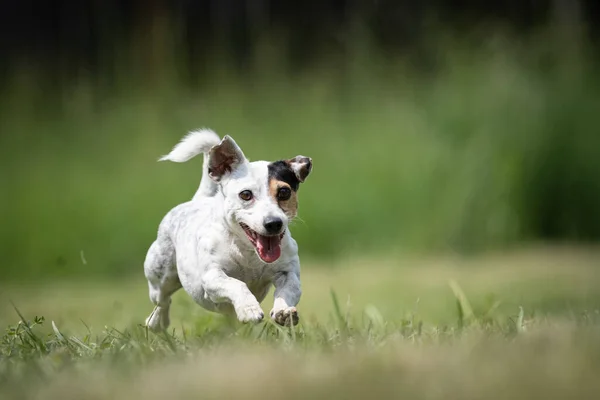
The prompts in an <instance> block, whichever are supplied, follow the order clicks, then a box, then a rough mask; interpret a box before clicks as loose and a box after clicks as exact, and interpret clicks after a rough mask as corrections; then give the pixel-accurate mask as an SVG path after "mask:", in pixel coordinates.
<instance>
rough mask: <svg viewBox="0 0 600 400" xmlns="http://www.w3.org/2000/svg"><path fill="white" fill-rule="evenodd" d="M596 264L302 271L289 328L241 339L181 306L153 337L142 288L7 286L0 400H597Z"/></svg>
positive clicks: (537, 255) (127, 284)
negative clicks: (297, 320) (137, 399)
mask: <svg viewBox="0 0 600 400" xmlns="http://www.w3.org/2000/svg"><path fill="white" fill-rule="evenodd" d="M598 260H600V253H599V252H598V250H597V249H590V248H587V249H585V248H576V247H540V248H537V249H528V250H522V251H519V252H511V253H496V254H489V255H487V256H480V257H475V258H469V259H465V258H460V257H427V258H423V257H419V258H401V257H397V256H386V257H385V258H383V257H382V258H379V259H378V258H376V257H373V258H371V259H364V260H360V259H353V260H343V261H342V260H341V261H339V263H338V264H336V265H334V266H333V267H330V268H328V269H324V268H322V267H320V266H319V263H318V262H316V261H312V262H311V261H307V262H305V266H304V273H303V275H304V276H303V285H304V296H303V299H302V302H301V303H300V311H301V318H302V319H301V324H300V325H299V326H297V327H296V328H294V329H287V328H281V327H278V326H277V325H274V324H273V323H270V322H269V321H267V322H264V323H261V324H259V325H256V326H254V325H240V324H237V323H235V322H232V321H228V320H226V319H224V318H222V317H220V316H216V315H214V314H210V313H207V312H203V311H202V310H201V309H200V308H199V307H197V306H195V305H193V304H192V303H191V302H190V300H189V299H188V297H187V296H186V295H185V293H178V294H177V295H176V296H175V299H174V302H173V323H172V329H171V330H169V332H168V333H165V334H159V335H155V334H152V333H150V332H147V331H146V329H145V328H143V327H141V326H140V325H139V324H140V323H141V322H142V321H143V319H144V318H145V317H146V315H147V314H148V313H149V312H150V311H151V305H150V303H149V300H147V294H146V288H145V283H144V281H143V278H142V277H141V276H140V277H139V278H138V279H136V280H132V281H128V280H120V281H113V282H104V283H102V282H90V281H87V282H86V281H81V282H66V283H63V284H48V285H40V284H31V285H27V286H18V285H15V284H9V285H4V286H3V287H2V290H1V291H0V293H1V294H0V300H1V301H0V305H1V306H2V308H0V322H2V324H3V325H8V328H7V330H6V332H5V334H4V336H3V337H2V341H1V343H0V397H2V398H7V399H9V398H19V399H42V398H43V399H50V398H66V399H71V398H72V399H81V398H91V399H108V398H123V399H125V398H132V397H134V396H140V395H141V396H142V397H144V398H150V399H154V398H156V399H158V398H164V397H165V396H172V397H175V398H198V397H201V398H223V397H233V398H238V397H244V398H259V397H261V398H264V396H265V395H268V396H275V397H283V396H285V397H289V398H307V397H317V398H325V397H328V398H331V397H334V398H336V397H338V398H364V397H365V396H367V395H369V396H376V397H377V396H381V397H388V398H389V397H394V398H395V397H409V398H415V399H421V398H422V399H442V398H443V399H468V398H473V399H475V398H493V399H496V398H511V399H520V398H522V399H528V398H538V397H542V396H543V397H545V398H551V399H553V398H593V397H594V396H595V394H597V393H599V392H598V391H599V390H600V383H599V382H598V380H597V379H596V378H595V377H597V376H598V375H597V374H598V373H600V340H599V339H598V338H599V337H600V336H599V335H598V334H599V333H600V314H599V310H600V291H599V290H598V287H600V285H599V284H600V275H599V274H598V273H597V265H598ZM491 294H493V295H494V296H493V297H490V295H491ZM9 300H12V301H13V302H14V303H15V304H16V306H17V308H18V312H19V313H21V314H22V317H19V316H18V315H17V312H16V311H15V309H14V308H13V306H12V304H11V303H10V301H9ZM264 307H265V309H268V307H269V299H268V300H267V301H265V303H264ZM42 314H43V315H45V316H46V318H47V319H45V320H44V319H42V318H34V316H35V315H42ZM19 321H21V322H19ZM25 321H27V322H25ZM84 323H85V324H84Z"/></svg>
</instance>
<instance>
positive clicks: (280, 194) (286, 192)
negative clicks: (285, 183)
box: [277, 187, 292, 200]
mask: <svg viewBox="0 0 600 400" xmlns="http://www.w3.org/2000/svg"><path fill="white" fill-rule="evenodd" d="M291 196H292V191H291V190H290V188H287V187H282V188H280V189H279V191H277V199H278V200H288V199H289V198H290V197H291Z"/></svg>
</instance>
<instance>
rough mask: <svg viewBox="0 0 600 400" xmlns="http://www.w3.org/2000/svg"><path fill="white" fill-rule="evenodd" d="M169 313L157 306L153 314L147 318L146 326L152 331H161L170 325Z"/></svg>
mask: <svg viewBox="0 0 600 400" xmlns="http://www.w3.org/2000/svg"><path fill="white" fill-rule="evenodd" d="M169 322H170V321H169V314H168V313H165V312H164V311H163V310H161V309H160V307H155V308H154V310H153V311H152V314H150V316H149V317H148V318H146V326H147V327H148V329H150V330H151V331H152V332H161V331H164V330H166V329H167V328H168V327H169Z"/></svg>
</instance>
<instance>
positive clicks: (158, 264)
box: [144, 236, 181, 332]
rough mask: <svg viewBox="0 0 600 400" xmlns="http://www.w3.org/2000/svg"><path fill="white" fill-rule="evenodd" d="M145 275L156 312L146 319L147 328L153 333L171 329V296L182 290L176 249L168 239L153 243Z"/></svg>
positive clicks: (145, 265) (147, 259) (147, 257)
mask: <svg viewBox="0 0 600 400" xmlns="http://www.w3.org/2000/svg"><path fill="white" fill-rule="evenodd" d="M144 273H145V275H146V279H148V288H149V291H150V300H151V301H152V303H154V306H155V307H154V310H153V311H152V313H151V314H150V316H149V317H148V318H147V319H146V326H147V327H148V328H149V329H150V330H152V331H155V332H156V331H160V330H164V329H167V328H168V327H169V323H170V320H169V308H170V306H171V296H172V295H173V293H175V292H176V291H177V290H179V289H180V288H181V282H180V281H179V276H178V275H177V265H176V263H175V248H174V247H173V245H172V243H171V241H170V240H169V239H168V238H161V237H160V236H159V238H158V239H157V240H156V241H155V242H154V243H152V246H150V249H149V250H148V254H147V255H146V261H145V262H144Z"/></svg>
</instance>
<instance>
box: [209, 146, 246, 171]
mask: <svg viewBox="0 0 600 400" xmlns="http://www.w3.org/2000/svg"><path fill="white" fill-rule="evenodd" d="M245 160H246V157H245V156H244V153H243V152H242V149H240V147H239V146H238V145H237V143H236V142H235V140H233V139H232V138H231V136H229V135H226V136H225V137H224V138H223V140H221V143H219V144H218V145H216V146H213V148H212V149H210V152H209V153H208V175H209V176H210V178H211V179H212V180H214V181H215V182H219V181H220V180H221V179H222V178H223V176H225V175H226V174H228V173H230V172H231V171H233V170H234V169H236V168H237V167H238V166H239V165H240V164H242V163H243V162H244V161H245Z"/></svg>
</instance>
